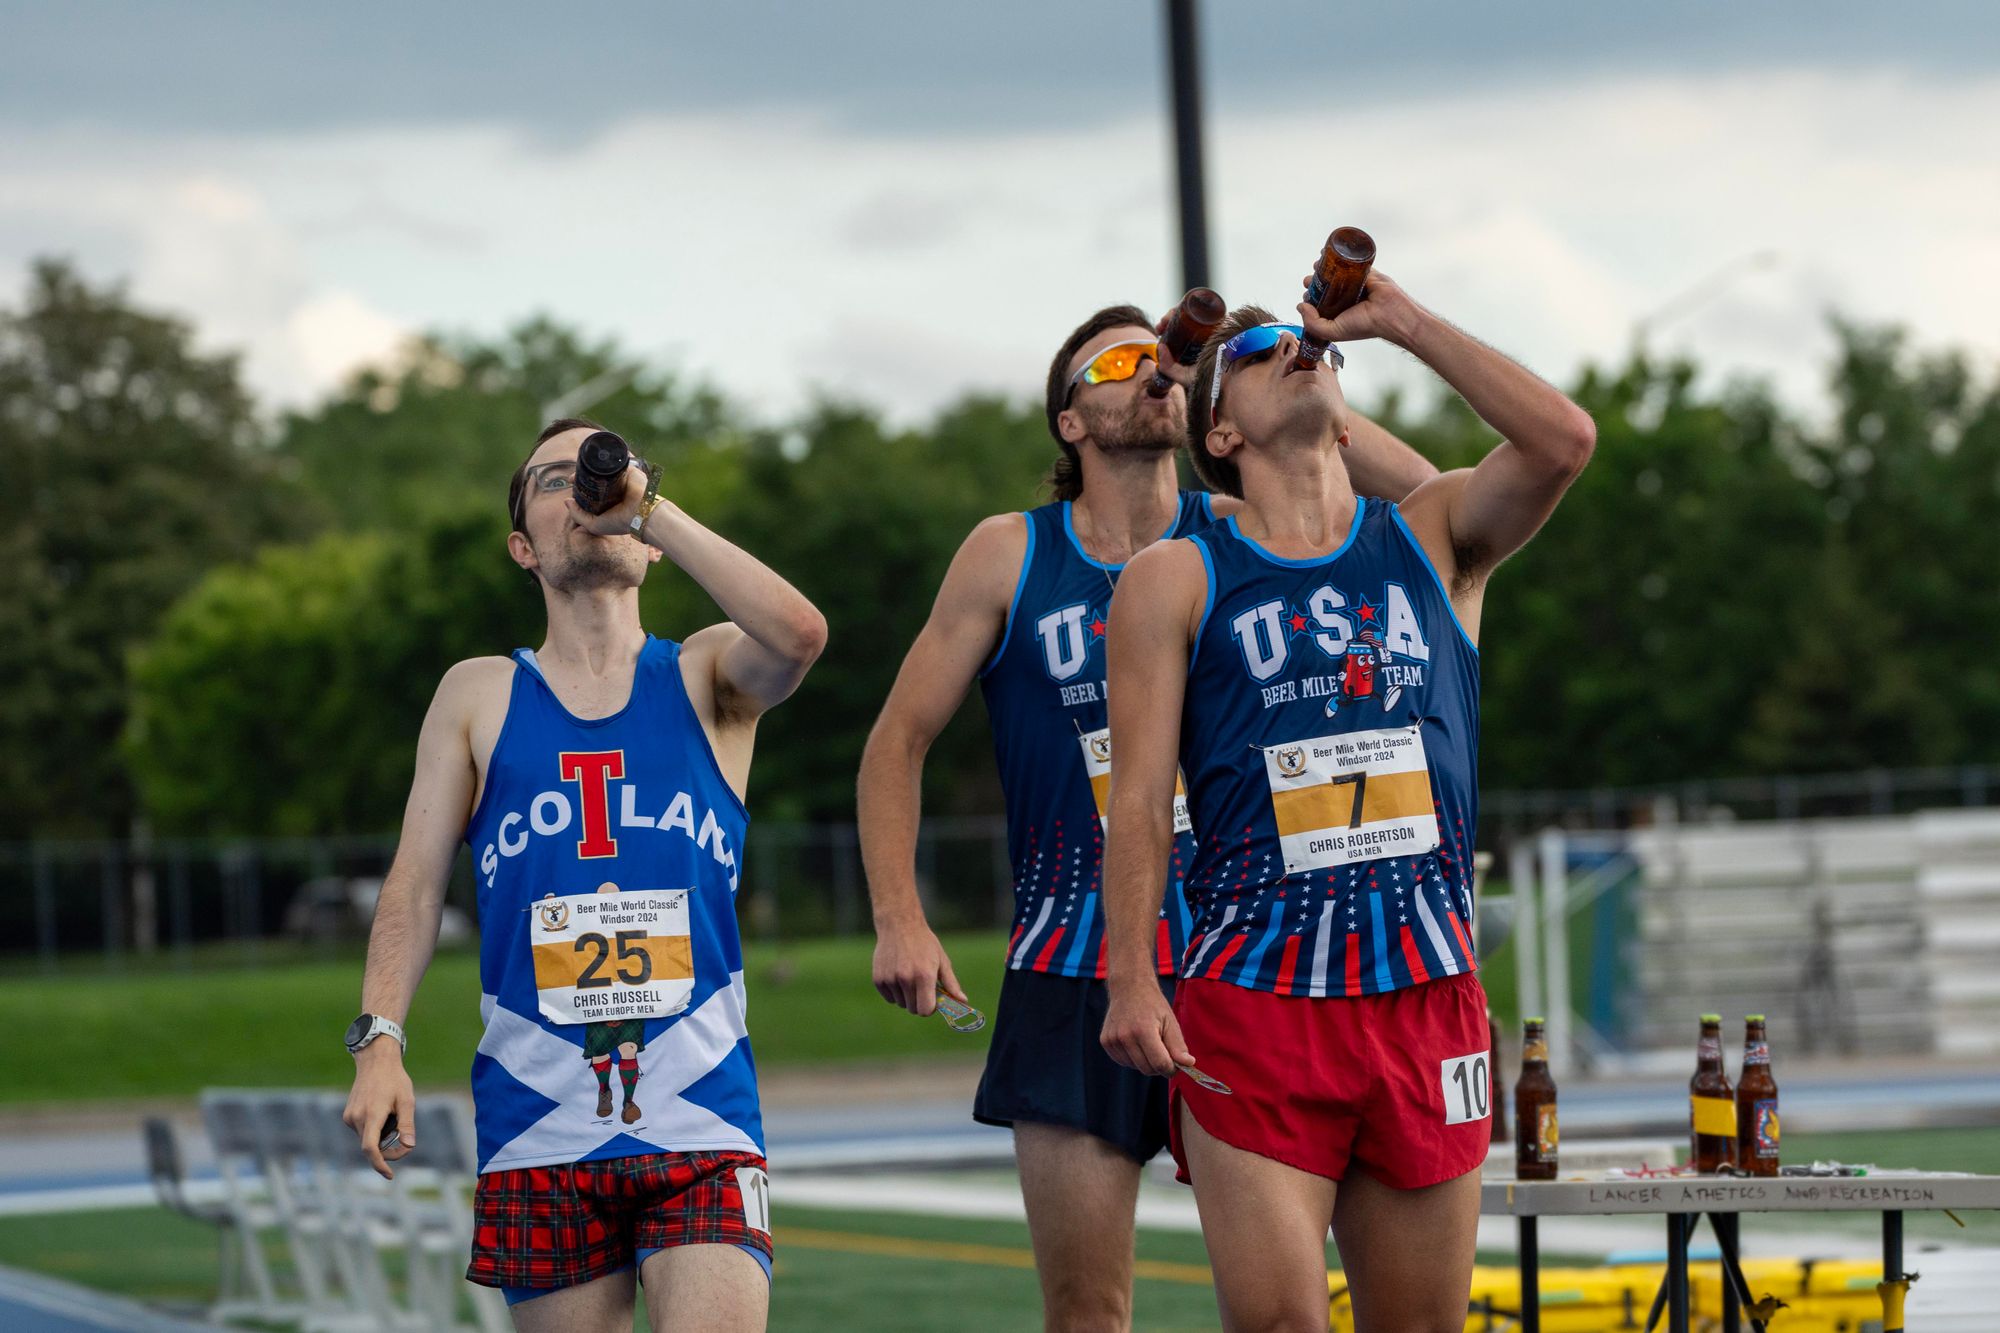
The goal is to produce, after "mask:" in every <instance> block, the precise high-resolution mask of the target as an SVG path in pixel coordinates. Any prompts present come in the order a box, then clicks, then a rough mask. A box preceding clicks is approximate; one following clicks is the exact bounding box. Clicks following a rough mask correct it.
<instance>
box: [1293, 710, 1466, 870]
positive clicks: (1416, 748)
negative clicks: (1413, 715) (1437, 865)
mask: <svg viewBox="0 0 2000 1333" xmlns="http://www.w3.org/2000/svg"><path fill="white" fill-rule="evenodd" d="M1264 773H1265V776H1266V777H1267V778H1269V779H1270V783H1271V808H1272V811H1273V813H1274V814H1275V815H1276V816H1277V822H1278V843H1279V845H1280V847H1281V848H1282V849H1283V851H1284V854H1285V873H1287V874H1290V873H1292V872H1294V871H1299V870H1324V869H1326V868H1327V867H1329V866H1344V865H1348V864H1350V863H1352V862H1355V861H1368V860H1373V859H1374V858H1375V857H1378V856H1420V855H1422V854H1423V853H1425V852H1431V851H1436V850H1437V846H1438V824H1437V810H1436V807H1435V806H1433V805H1432V804H1431V775H1430V768H1429V766H1428V764H1426V762H1425V760H1424V738H1423V737H1422V735H1420V734H1419V729H1418V728H1416V727H1389V728H1385V729H1383V730H1380V731H1350V732H1348V733H1346V734H1345V735H1340V736H1319V737H1315V738H1313V739H1311V740H1303V741H1290V742H1287V743H1286V744H1283V745H1272V746H1268V747H1266V749H1265V750H1264Z"/></svg>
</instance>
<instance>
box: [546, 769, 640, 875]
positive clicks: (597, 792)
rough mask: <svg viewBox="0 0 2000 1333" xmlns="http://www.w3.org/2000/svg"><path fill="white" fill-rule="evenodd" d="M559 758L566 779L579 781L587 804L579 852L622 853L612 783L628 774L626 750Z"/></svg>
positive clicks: (590, 854) (587, 855)
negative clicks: (614, 817) (615, 827)
mask: <svg viewBox="0 0 2000 1333" xmlns="http://www.w3.org/2000/svg"><path fill="white" fill-rule="evenodd" d="M558 759H559V761H560V762H561V764H562V776H563V781H564V782H574V783H576V784H577V788H578V790H577V795H578V797H579V799H580V801H581V803H582V805H583V839H582V841H580V842H578V843H577V845H576V854H577V855H578V856H579V857H583V858H585V859H589V858H591V857H598V856H616V855H618V840H617V839H616V838H614V837H612V836H611V787H610V782H611V779H612V778H622V777H624V776H625V752H624V751H623V750H608V751H605V752H603V753H601V754H563V755H559V756H558Z"/></svg>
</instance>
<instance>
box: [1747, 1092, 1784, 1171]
mask: <svg viewBox="0 0 2000 1333" xmlns="http://www.w3.org/2000/svg"><path fill="white" fill-rule="evenodd" d="M1750 1114H1751V1115H1752V1116H1753V1117H1754V1119H1753V1121H1752V1124H1753V1126H1754V1128H1755V1129H1756V1131H1757V1145H1756V1149H1755V1151H1756V1153H1757V1156H1759V1157H1763V1158H1773V1157H1776V1156H1777V1155H1778V1099H1777V1098H1776V1097H1760V1098H1759V1099H1758V1100H1757V1104H1756V1105H1755V1106H1754V1107H1752V1108H1751V1111H1750Z"/></svg>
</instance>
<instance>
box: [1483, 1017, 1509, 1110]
mask: <svg viewBox="0 0 2000 1333" xmlns="http://www.w3.org/2000/svg"><path fill="white" fill-rule="evenodd" d="M1486 1067H1487V1068H1488V1069H1491V1070H1494V1071H1496V1073H1495V1075H1494V1076H1491V1077H1489V1078H1488V1079H1487V1081H1488V1082H1489V1083H1491V1084H1492V1085H1493V1135H1492V1137H1491V1138H1490V1139H1488V1140H1487V1141H1488V1142H1489V1143H1505V1142H1506V1141H1507V1085H1506V1084H1504V1083H1502V1082H1501V1081H1500V1079H1499V1077H1498V1075H1497V1071H1498V1070H1499V1068H1500V1025H1499V1024H1498V1023H1496V1022H1494V1021H1493V1011H1492V1010H1491V1009H1488V1010H1487V1011H1486Z"/></svg>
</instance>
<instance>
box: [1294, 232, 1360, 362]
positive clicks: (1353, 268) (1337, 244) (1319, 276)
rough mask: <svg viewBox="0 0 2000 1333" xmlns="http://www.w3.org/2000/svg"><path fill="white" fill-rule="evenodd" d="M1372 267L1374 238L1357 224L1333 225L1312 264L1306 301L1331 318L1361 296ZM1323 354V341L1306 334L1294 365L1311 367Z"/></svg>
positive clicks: (1324, 346) (1324, 345) (1324, 348)
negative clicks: (1315, 260)
mask: <svg viewBox="0 0 2000 1333" xmlns="http://www.w3.org/2000/svg"><path fill="white" fill-rule="evenodd" d="M1374 267H1375V238H1374V237H1373V236H1370V235H1369V234H1368V233H1367V232H1365V231H1363V230H1361V228H1359V227H1336V228H1334V231H1333V234H1332V235H1331V236H1329V237H1327V238H1326V246H1325V248H1324V249H1322V250H1321V251H1320V253H1319V262H1318V263H1316V264H1314V265H1313V276H1312V285H1311V286H1309V287H1307V288H1306V304H1307V305H1309V306H1311V307H1312V308H1313V309H1315V310H1317V311H1318V312H1319V314H1320V318H1322V319H1332V318H1333V317H1334V316H1336V315H1338V314H1339V313H1340V312H1341V311H1343V310H1345V309H1347V308H1348V307H1349V306H1351V305H1353V304H1354V303H1355V302H1357V301H1359V300H1360V299H1361V294H1362V292H1363V290H1364V289H1366V287H1367V286H1368V274H1369V272H1370V270H1372V269H1373V268H1374ZM1325 355H1326V344H1325V343H1323V342H1318V341H1316V340H1314V339H1313V337H1312V336H1311V335H1310V334H1308V335H1307V336H1305V337H1302V338H1300V339H1299V352H1298V367H1299V369H1300V370H1311V369H1312V368H1313V367H1314V366H1317V365H1318V364H1319V359H1320V358H1321V357H1323V356H1325Z"/></svg>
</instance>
